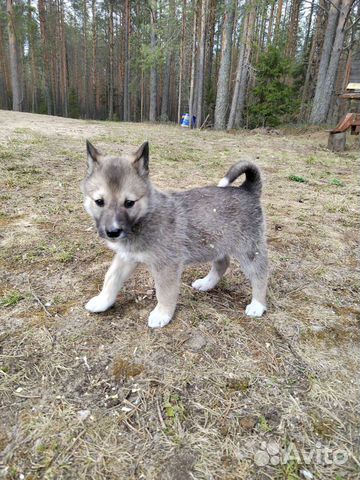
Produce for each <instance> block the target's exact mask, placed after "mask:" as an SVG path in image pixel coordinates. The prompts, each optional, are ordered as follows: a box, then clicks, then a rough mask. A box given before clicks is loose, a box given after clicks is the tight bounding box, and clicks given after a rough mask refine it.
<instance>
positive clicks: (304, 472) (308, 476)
mask: <svg viewBox="0 0 360 480" xmlns="http://www.w3.org/2000/svg"><path fill="white" fill-rule="evenodd" d="M300 474H301V476H302V477H304V478H306V480H311V479H312V478H314V475H313V474H312V473H311V472H309V470H305V469H304V468H303V469H302V470H300Z"/></svg>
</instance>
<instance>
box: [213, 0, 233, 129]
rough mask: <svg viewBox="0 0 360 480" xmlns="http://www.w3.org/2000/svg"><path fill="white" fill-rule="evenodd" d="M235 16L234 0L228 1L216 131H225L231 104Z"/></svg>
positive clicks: (224, 22) (222, 46)
mask: <svg viewBox="0 0 360 480" xmlns="http://www.w3.org/2000/svg"><path fill="white" fill-rule="evenodd" d="M234 16H235V3H234V0H227V1H226V9H225V16H224V20H223V33H222V42H221V61H220V69H219V76H218V83H217V95H216V106H215V122H214V126H215V129H216V130H225V127H226V114H227V110H228V103H229V74H230V64H231V49H232V33H233V25H234Z"/></svg>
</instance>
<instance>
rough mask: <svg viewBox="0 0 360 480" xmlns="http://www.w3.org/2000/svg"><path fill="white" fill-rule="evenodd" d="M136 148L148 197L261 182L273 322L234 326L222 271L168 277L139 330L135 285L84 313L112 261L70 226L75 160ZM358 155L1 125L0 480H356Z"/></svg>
mask: <svg viewBox="0 0 360 480" xmlns="http://www.w3.org/2000/svg"><path fill="white" fill-rule="evenodd" d="M86 138H89V139H90V140H91V141H92V142H93V143H94V144H95V145H96V146H98V147H99V148H100V149H103V150H104V151H107V152H109V153H113V154H116V153H117V152H121V151H125V152H128V151H130V150H131V149H134V148H135V147H136V146H138V145H140V144H141V143H142V142H143V141H144V140H149V141H150V145H151V169H152V178H153V181H154V183H155V184H156V185H157V186H159V187H161V188H164V189H184V188H188V187H191V186H201V185H206V184H214V183H216V182H217V181H218V180H219V179H220V178H221V177H222V176H223V174H224V172H225V171H226V170H227V168H228V167H229V166H230V165H231V164H232V163H233V162H235V161H236V160H238V159H239V158H240V157H241V154H250V155H252V156H253V157H254V158H255V159H256V161H257V163H258V164H259V165H260V166H261V167H262V170H263V174H264V178H265V187H264V195H263V202H264V206H265V209H266V216H267V224H268V243H269V253H270V261H271V279H270V285H269V311H268V313H267V314H266V315H265V316H264V317H263V318H261V319H251V318H247V317H246V316H245V315H244V307H245V306H246V304H247V303H248V301H249V298H250V288H249V285H248V284H247V282H246V281H245V279H244V278H243V276H242V274H241V272H240V271H239V268H238V266H237V265H236V264H233V265H232V266H231V268H230V271H229V273H228V274H227V275H226V277H225V278H224V279H223V280H222V282H221V283H220V284H219V285H218V286H217V287H216V288H215V289H214V290H213V291H212V292H209V293H198V292H194V291H193V290H192V289H191V288H190V285H191V282H192V281H193V280H194V279H195V278H198V277H199V276H200V275H203V274H205V273H206V272H207V269H208V267H207V266H206V265H201V266H195V267H191V268H188V269H187V270H186V271H185V272H184V275H183V285H182V290H181V297H180V300H179V305H178V309H177V314H176V318H175V319H174V321H173V322H172V323H171V324H170V325H169V326H168V327H166V328H164V329H161V330H156V331H153V330H150V329H149V328H148V327H147V316H148V313H149V312H150V310H151V309H152V308H153V306H154V305H155V296H154V288H153V282H152V280H151V278H150V276H149V274H148V273H147V271H146V270H145V269H140V270H139V271H138V272H137V273H136V275H135V276H134V277H133V278H132V279H131V280H130V281H129V282H128V284H127V285H126V287H125V289H124V291H123V292H122V293H121V294H120V295H119V298H118V302H117V303H116V306H115V307H114V308H112V309H111V310H109V311H108V312H107V313H105V314H100V315H90V314H88V313H87V312H86V311H85V310H84V307H83V305H84V303H85V302H86V301H87V300H88V299H89V298H90V297H91V296H93V295H94V294H96V292H98V291H99V289H100V288H101V283H102V280H103V276H104V273H105V271H106V269H107V267H108V265H109V263H110V261H111V256H112V254H111V252H109V251H108V250H106V248H105V247H104V246H103V245H102V244H101V242H100V240H99V239H98V238H97V236H96V233H95V230H94V227H93V225H92V222H91V220H90V218H89V217H87V215H86V214H85V212H84V211H83V206H82V197H81V193H80V189H79V184H80V182H81V180H82V177H83V175H84V173H85V168H86V167H85V165H86V161H85V153H84V141H85V139H86ZM358 140H359V139H358V138H355V137H349V139H348V150H347V151H346V152H345V153H343V154H334V153H331V152H329V151H328V150H327V149H326V144H327V134H326V133H325V132H320V131H317V130H308V129H303V130H302V131H300V130H299V129H298V130H296V131H295V130H290V129H288V130H287V131H279V132H275V133H272V134H267V133H265V132H261V131H258V132H252V133H249V132H239V133H237V134H225V133H222V132H212V131H202V132H198V131H188V130H185V129H181V128H179V127H176V126H166V125H151V124H141V125H139V124H130V123H129V124H126V123H110V122H95V121H80V120H70V119H63V118H56V117H48V116H41V115H32V114H22V113H13V112H6V111H0V169H1V170H0V199H1V204H0V242H1V248H0V268H1V283H0V316H1V323H0V399H1V403H0V415H1V426H2V428H1V430H0V449H1V450H2V457H1V464H0V472H1V473H0V476H1V475H2V477H3V478H8V479H40V478H41V479H42V478H44V479H149V480H153V479H154V480H155V479H156V480H157V479H163V480H165V479H166V480H190V479H199V480H200V479H206V480H208V479H209V480H211V479H226V480H233V479H269V478H270V479H291V480H295V479H300V478H308V479H311V478H316V479H332V480H334V479H336V480H341V479H355V478H358V474H359V470H358V467H359V452H358V450H357V446H358V445H359V432H358V424H359V418H358V411H359V410H358V405H357V402H358V396H357V390H358V386H357V383H358V362H359V329H358V327H359V325H358V324H359V306H358V303H357V301H358V295H359V283H358V279H359V275H358V273H357V272H356V271H357V268H358V267H357V265H358V264H357V261H356V249H357V247H358V232H359V188H358V167H359V165H358V164H359V147H358V145H359V144H358Z"/></svg>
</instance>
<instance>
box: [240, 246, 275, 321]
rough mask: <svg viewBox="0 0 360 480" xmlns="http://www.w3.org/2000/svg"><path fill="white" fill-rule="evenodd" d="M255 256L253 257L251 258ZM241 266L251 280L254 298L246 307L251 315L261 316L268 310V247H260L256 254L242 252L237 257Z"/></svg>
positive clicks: (247, 313)
mask: <svg viewBox="0 0 360 480" xmlns="http://www.w3.org/2000/svg"><path fill="white" fill-rule="evenodd" d="M251 257H253V258H251ZM236 258H237V260H238V261H239V263H240V266H241V268H242V270H243V272H244V274H245V275H246V277H247V278H248V279H249V280H250V282H251V287H252V299H251V303H249V305H247V307H246V309H245V313H246V315H248V316H249V317H261V315H262V314H263V313H264V312H265V311H266V288H267V279H268V263H267V253H266V247H264V248H263V249H258V251H256V252H255V255H254V256H253V255H249V256H246V257H245V256H244V254H243V253H241V254H240V255H239V256H237V257H236Z"/></svg>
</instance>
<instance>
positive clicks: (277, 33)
mask: <svg viewBox="0 0 360 480" xmlns="http://www.w3.org/2000/svg"><path fill="white" fill-rule="evenodd" d="M282 9H283V0H279V3H278V7H277V12H276V22H275V30H274V40H275V42H277V41H278V40H279V37H280V24H281V15H282Z"/></svg>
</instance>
